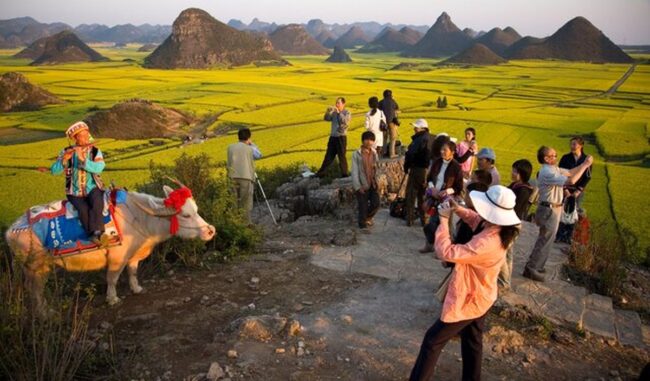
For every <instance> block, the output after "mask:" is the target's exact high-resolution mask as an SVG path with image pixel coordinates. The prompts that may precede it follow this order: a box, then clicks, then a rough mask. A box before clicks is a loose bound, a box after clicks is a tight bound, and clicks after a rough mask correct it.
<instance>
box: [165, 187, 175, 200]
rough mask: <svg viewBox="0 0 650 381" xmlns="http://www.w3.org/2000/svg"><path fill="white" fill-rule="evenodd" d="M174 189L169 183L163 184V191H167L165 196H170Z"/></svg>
mask: <svg viewBox="0 0 650 381" xmlns="http://www.w3.org/2000/svg"><path fill="white" fill-rule="evenodd" d="M173 191H174V190H173V189H172V188H170V187H168V186H167V185H163V192H165V197H169V195H170V194H171V193H172V192H173Z"/></svg>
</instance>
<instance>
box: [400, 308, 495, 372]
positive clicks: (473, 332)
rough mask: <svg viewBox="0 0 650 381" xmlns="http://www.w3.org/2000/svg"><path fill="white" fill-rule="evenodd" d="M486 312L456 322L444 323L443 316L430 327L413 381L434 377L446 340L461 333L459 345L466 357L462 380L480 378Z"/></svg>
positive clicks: (425, 336)
mask: <svg viewBox="0 0 650 381" xmlns="http://www.w3.org/2000/svg"><path fill="white" fill-rule="evenodd" d="M484 326H485V315H483V316H481V317H479V318H476V319H471V320H464V321H459V322H456V323H444V322H443V321H441V320H440V319H438V321H436V322H435V324H433V326H431V328H429V330H428V331H427V333H426V335H424V340H422V346H421V347H420V354H419V355H418V358H417V360H416V361H415V366H413V370H412V371H411V377H410V378H409V380H410V381H430V380H433V374H434V370H435V368H436V364H437V363H438V358H439V357H440V353H441V352H442V349H443V348H444V347H445V345H446V344H447V342H448V341H449V340H451V339H452V338H453V337H454V336H456V335H458V334H460V347H461V353H462V356H463V378H462V380H463V381H479V380H480V379H481V360H482V358H483V328H484Z"/></svg>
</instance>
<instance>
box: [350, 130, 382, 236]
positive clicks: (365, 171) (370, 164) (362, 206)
mask: <svg viewBox="0 0 650 381" xmlns="http://www.w3.org/2000/svg"><path fill="white" fill-rule="evenodd" d="M374 143H375V133H374V132H372V131H366V132H364V133H363V134H362V135H361V148H359V149H358V150H356V151H354V153H353V154H352V187H353V188H354V191H355V193H356V195H357V201H358V207H359V228H361V229H366V228H368V227H370V226H372V225H373V222H372V218H373V217H374V216H375V213H377V210H378V209H379V192H378V186H377V161H378V158H377V151H376V150H375V149H373V147H372V146H373V145H374Z"/></svg>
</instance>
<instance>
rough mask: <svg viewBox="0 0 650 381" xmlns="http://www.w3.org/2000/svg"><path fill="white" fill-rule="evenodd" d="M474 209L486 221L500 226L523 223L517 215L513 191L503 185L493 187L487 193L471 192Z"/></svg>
mask: <svg viewBox="0 0 650 381" xmlns="http://www.w3.org/2000/svg"><path fill="white" fill-rule="evenodd" d="M469 197H470V198H471V199H472V203H473V204H474V209H476V212H477V213H478V214H479V216H481V217H482V218H483V219H484V220H486V221H488V222H491V223H493V224H495V225H499V226H512V225H518V224H520V223H521V220H520V219H519V217H517V214H516V213H515V202H516V197H515V194H514V192H513V191H512V190H510V189H509V188H506V187H504V186H503V185H493V186H491V187H490V188H489V189H488V190H487V192H479V191H471V192H470V193H469Z"/></svg>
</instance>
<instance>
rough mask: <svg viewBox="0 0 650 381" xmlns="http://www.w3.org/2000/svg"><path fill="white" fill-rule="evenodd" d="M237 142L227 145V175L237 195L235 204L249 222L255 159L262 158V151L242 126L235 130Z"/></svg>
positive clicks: (253, 188)
mask: <svg viewBox="0 0 650 381" xmlns="http://www.w3.org/2000/svg"><path fill="white" fill-rule="evenodd" d="M237 137H238V138H239V143H235V144H231V145H229V146H228V164H227V166H228V177H230V180H231V181H232V187H233V191H234V193H235V195H236V196H237V206H238V207H239V208H241V209H243V210H244V211H245V213H246V220H247V221H248V223H249V224H250V223H251V211H252V210H253V192H254V191H255V162H254V161H255V160H258V159H260V158H262V153H261V152H260V150H259V149H258V148H257V146H256V145H255V144H253V141H252V140H251V130H249V129H248V128H242V129H240V130H239V131H238V132H237Z"/></svg>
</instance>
